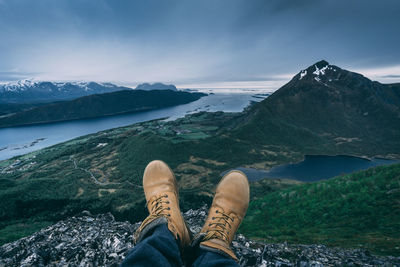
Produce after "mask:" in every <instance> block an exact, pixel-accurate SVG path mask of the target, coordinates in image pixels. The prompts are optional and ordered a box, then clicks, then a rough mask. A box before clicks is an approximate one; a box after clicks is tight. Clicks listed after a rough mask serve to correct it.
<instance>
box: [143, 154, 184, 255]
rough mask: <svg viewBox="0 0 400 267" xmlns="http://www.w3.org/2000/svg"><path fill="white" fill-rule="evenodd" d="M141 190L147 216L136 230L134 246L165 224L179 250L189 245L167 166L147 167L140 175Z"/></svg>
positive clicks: (161, 162) (173, 179) (176, 191)
mask: <svg viewBox="0 0 400 267" xmlns="http://www.w3.org/2000/svg"><path fill="white" fill-rule="evenodd" d="M143 190H144V194H145V196H146V202H147V209H148V211H149V213H150V215H149V216H148V217H147V218H146V219H145V220H144V221H143V222H142V224H141V225H140V227H139V229H138V230H137V232H136V243H138V242H140V241H141V240H142V239H143V238H144V237H146V236H147V235H148V234H149V233H150V232H151V231H152V230H153V229H154V228H155V227H156V226H158V225H160V224H163V223H167V225H168V229H169V230H170V231H171V233H172V234H173V235H174V237H175V239H176V240H178V241H179V244H180V246H181V249H183V248H185V247H187V246H188V245H189V244H190V241H191V234H190V231H189V229H188V227H187V225H186V223H185V221H184V219H183V217H182V214H181V211H180V208H179V200H178V186H177V183H176V179H175V175H174V173H173V172H172V170H171V169H170V168H169V167H168V165H167V164H166V163H164V162H163V161H160V160H154V161H152V162H150V163H149V164H148V165H147V167H146V169H145V171H144V174H143Z"/></svg>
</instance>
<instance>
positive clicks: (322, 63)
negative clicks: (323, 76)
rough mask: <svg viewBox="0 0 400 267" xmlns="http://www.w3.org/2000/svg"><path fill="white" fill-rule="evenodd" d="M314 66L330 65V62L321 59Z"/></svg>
mask: <svg viewBox="0 0 400 267" xmlns="http://www.w3.org/2000/svg"><path fill="white" fill-rule="evenodd" d="M314 66H317V67H318V68H323V67H325V66H329V62H328V61H326V60H320V61H318V62H317V63H315V64H314Z"/></svg>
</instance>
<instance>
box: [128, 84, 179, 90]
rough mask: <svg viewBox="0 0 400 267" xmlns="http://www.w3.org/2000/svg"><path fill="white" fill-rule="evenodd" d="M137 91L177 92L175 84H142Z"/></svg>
mask: <svg viewBox="0 0 400 267" xmlns="http://www.w3.org/2000/svg"><path fill="white" fill-rule="evenodd" d="M135 89H136V90H146V91H149V90H172V91H177V90H178V89H176V86H175V85H173V84H163V83H153V84H150V83H142V84H139V85H138V86H137V87H136V88H135Z"/></svg>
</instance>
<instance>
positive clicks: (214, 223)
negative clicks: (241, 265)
mask: <svg viewBox="0 0 400 267" xmlns="http://www.w3.org/2000/svg"><path fill="white" fill-rule="evenodd" d="M249 199H250V188H249V182H248V181H247V177H246V175H245V174H244V173H242V172H240V171H232V172H229V173H228V174H226V175H225V176H224V177H222V179H221V182H220V183H219V184H218V186H217V189H216V192H215V196H214V199H213V203H212V205H211V207H210V210H209V212H208V217H207V220H206V222H205V223H204V226H203V228H202V229H201V231H200V233H199V234H198V235H197V236H196V238H195V239H194V240H193V243H192V247H193V249H194V250H195V251H196V255H197V258H196V259H195V260H194V263H193V265H194V266H238V264H237V261H238V258H237V257H236V255H235V253H234V252H233V250H232V249H231V247H230V245H231V243H232V240H233V237H234V235H235V233H236V231H237V229H238V228H239V225H240V223H241V222H242V220H243V218H244V216H245V215H246V211H247V207H248V206H249Z"/></svg>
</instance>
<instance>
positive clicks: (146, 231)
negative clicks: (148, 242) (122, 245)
mask: <svg viewBox="0 0 400 267" xmlns="http://www.w3.org/2000/svg"><path fill="white" fill-rule="evenodd" d="M162 224H168V220H167V218H165V217H160V218H157V219H155V220H154V221H152V222H151V223H149V224H148V225H146V226H145V227H144V228H143V230H142V231H141V232H140V233H139V235H138V236H137V237H136V240H135V244H137V243H139V242H140V241H142V240H143V239H145V238H146V237H147V236H149V235H150V234H151V233H152V232H153V231H154V229H155V228H156V227H157V226H159V225H162Z"/></svg>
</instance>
